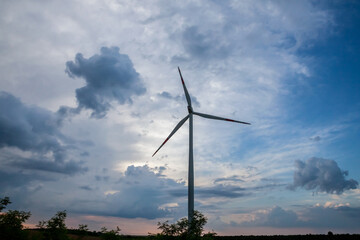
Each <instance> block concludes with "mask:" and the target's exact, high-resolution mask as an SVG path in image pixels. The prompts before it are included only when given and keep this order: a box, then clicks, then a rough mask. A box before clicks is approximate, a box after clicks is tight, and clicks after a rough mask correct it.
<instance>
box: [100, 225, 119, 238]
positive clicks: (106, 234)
mask: <svg viewBox="0 0 360 240" xmlns="http://www.w3.org/2000/svg"><path fill="white" fill-rule="evenodd" d="M120 231H121V229H120V228H119V227H116V230H107V228H106V227H102V228H101V239H104V240H117V239H120V235H119V234H120Z"/></svg>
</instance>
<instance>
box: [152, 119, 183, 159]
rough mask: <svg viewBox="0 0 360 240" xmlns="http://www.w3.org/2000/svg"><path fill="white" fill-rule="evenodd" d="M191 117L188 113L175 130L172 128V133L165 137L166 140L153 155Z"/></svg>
mask: <svg viewBox="0 0 360 240" xmlns="http://www.w3.org/2000/svg"><path fill="white" fill-rule="evenodd" d="M188 118H189V115H187V116H186V117H184V118H183V119H182V120H181V121H180V122H179V123H178V124H177V125H176V127H175V128H174V130H172V132H171V133H170V135H169V136H168V137H167V138H166V139H165V141H164V142H163V143H162V144H161V146H160V147H159V148H158V149H157V150H156V152H155V153H154V154H153V155H152V156H154V155H155V154H156V153H157V152H158V151H159V150H160V148H161V147H162V146H164V144H165V143H166V142H167V141H168V140H169V139H170V138H171V136H172V135H174V133H176V131H177V130H179V128H181V126H182V125H183V124H184V123H185V122H186V120H187V119H188Z"/></svg>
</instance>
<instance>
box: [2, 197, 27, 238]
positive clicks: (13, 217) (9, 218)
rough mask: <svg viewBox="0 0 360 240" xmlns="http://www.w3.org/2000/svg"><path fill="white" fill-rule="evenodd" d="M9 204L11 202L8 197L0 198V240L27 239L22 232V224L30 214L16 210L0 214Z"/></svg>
mask: <svg viewBox="0 0 360 240" xmlns="http://www.w3.org/2000/svg"><path fill="white" fill-rule="evenodd" d="M9 204H11V202H10V199H9V198H8V197H5V198H0V239H1V240H18V239H27V234H26V232H24V231H23V225H22V224H23V223H24V222H25V221H26V220H27V219H29V217H30V216H31V213H30V212H24V211H17V210H9V211H7V212H2V210H3V209H5V208H6V206H7V205H9ZM1 212H2V213H1Z"/></svg>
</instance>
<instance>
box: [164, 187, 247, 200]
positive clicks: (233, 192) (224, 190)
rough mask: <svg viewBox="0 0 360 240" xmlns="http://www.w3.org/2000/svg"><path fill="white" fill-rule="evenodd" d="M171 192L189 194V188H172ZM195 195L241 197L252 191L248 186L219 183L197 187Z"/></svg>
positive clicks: (175, 194) (203, 196)
mask: <svg viewBox="0 0 360 240" xmlns="http://www.w3.org/2000/svg"><path fill="white" fill-rule="evenodd" d="M170 194H171V195H172V196H174V197H185V196H187V194H188V193H187V189H186V188H183V189H172V190H170ZM195 195H196V197H199V198H239V197H244V196H249V195H251V193H249V192H248V191H247V189H246V188H242V187H238V186H231V185H222V184H218V185H215V186H213V187H196V188H195Z"/></svg>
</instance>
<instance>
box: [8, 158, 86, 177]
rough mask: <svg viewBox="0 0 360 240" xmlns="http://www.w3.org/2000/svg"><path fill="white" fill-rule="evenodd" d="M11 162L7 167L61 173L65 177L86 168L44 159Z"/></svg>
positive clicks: (25, 159)
mask: <svg viewBox="0 0 360 240" xmlns="http://www.w3.org/2000/svg"><path fill="white" fill-rule="evenodd" d="M16 158H17V159H16V160H14V161H12V162H11V163H10V164H9V165H10V166H13V167H17V168H20V169H29V170H39V171H46V172H53V173H61V174H67V175H75V174H77V173H82V172H86V171H87V170H88V168H87V167H83V166H82V164H83V163H82V162H75V161H73V160H68V161H66V162H65V161H49V160H48V159H46V158H43V159H34V158H20V157H16Z"/></svg>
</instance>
